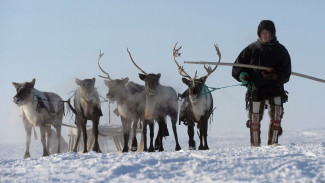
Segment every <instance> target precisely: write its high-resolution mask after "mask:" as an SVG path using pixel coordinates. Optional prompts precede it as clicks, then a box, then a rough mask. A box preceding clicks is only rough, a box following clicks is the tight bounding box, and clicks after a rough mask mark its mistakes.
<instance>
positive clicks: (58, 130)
mask: <svg viewBox="0 0 325 183" xmlns="http://www.w3.org/2000/svg"><path fill="white" fill-rule="evenodd" d="M55 131H56V139H57V143H58V150H57V153H60V152H61V125H58V126H56V127H55Z"/></svg>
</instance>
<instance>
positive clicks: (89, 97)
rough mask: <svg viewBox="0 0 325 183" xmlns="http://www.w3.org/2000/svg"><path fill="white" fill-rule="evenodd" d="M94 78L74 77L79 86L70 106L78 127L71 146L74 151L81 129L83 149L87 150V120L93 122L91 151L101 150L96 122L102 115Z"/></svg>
mask: <svg viewBox="0 0 325 183" xmlns="http://www.w3.org/2000/svg"><path fill="white" fill-rule="evenodd" d="M95 81H96V79H95V78H92V79H84V80H79V79H78V78H76V80H75V82H76V84H77V85H79V86H80V87H79V88H78V89H77V91H76V92H75V94H74V99H73V101H74V108H73V107H72V106H71V105H69V106H70V108H71V109H72V111H73V112H74V113H75V114H76V120H75V123H76V125H77V128H78V132H77V140H76V144H75V146H74V148H73V151H74V152H77V148H78V143H79V139H80V134H81V131H82V134H83V141H84V151H83V153H86V152H87V130H86V124H87V120H91V121H92V122H93V129H92V130H93V136H94V139H95V142H94V146H93V151H96V152H101V150H100V148H99V144H98V124H99V118H100V117H101V116H103V113H102V110H101V106H100V100H99V96H98V93H97V90H96V88H95Z"/></svg>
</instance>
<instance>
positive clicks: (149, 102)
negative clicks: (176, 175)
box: [127, 49, 181, 152]
mask: <svg viewBox="0 0 325 183" xmlns="http://www.w3.org/2000/svg"><path fill="white" fill-rule="evenodd" d="M127 52H128V54H129V56H130V59H131V61H132V63H133V64H134V65H135V66H136V67H137V68H138V69H139V70H140V71H141V72H142V73H143V74H141V73H139V78H140V79H141V80H143V81H144V82H145V93H146V104H145V117H144V124H143V131H142V133H143V137H144V151H146V150H147V124H148V123H149V128H150V146H149V152H153V151H154V147H153V136H154V126H153V125H154V123H153V122H154V120H156V121H157V122H158V125H159V130H158V138H157V139H158V142H157V141H156V144H157V143H158V144H159V145H158V146H159V147H157V145H156V148H159V151H163V150H164V148H163V143H162V140H163V139H162V138H163V137H164V136H168V129H167V125H166V116H167V115H168V116H170V118H171V122H172V127H173V132H174V137H175V142H176V146H175V150H176V151H178V150H180V149H181V147H180V145H179V143H178V136H177V129H176V123H177V115H178V98H177V93H176V91H175V90H174V89H173V88H172V87H169V86H163V85H160V84H159V79H160V76H161V74H160V73H158V74H153V73H150V74H147V73H146V72H144V71H143V70H142V69H141V68H140V67H139V66H138V65H137V64H136V63H135V62H134V60H133V58H132V56H131V53H130V51H129V49H127Z"/></svg>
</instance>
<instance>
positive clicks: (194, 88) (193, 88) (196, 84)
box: [182, 76, 207, 103]
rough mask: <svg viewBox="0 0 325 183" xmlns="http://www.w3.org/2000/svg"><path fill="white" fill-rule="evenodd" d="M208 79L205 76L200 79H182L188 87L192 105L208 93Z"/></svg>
mask: <svg viewBox="0 0 325 183" xmlns="http://www.w3.org/2000/svg"><path fill="white" fill-rule="evenodd" d="M206 79H207V76H203V77H201V78H199V79H194V78H193V79H187V78H185V77H183V78H182V81H183V83H185V84H186V85H187V86H188V93H189V99H190V101H191V102H192V103H195V102H196V101H197V99H198V98H199V97H200V96H201V95H204V93H205V92H206V91H207V88H206V86H205V81H206Z"/></svg>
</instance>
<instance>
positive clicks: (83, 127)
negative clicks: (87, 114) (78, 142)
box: [80, 119, 88, 153]
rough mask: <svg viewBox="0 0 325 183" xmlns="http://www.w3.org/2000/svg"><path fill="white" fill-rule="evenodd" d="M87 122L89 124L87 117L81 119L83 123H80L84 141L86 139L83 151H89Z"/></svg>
mask: <svg viewBox="0 0 325 183" xmlns="http://www.w3.org/2000/svg"><path fill="white" fill-rule="evenodd" d="M86 124H87V120H86V119H83V120H82V121H81V123H80V126H81V130H82V136H83V141H84V151H83V153H86V152H88V150H87V129H86Z"/></svg>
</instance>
